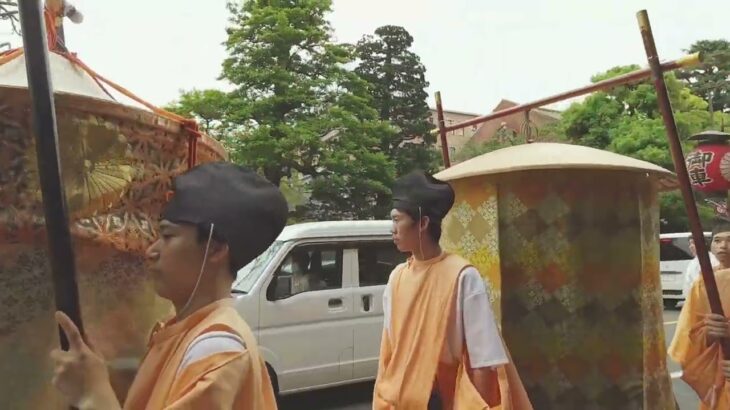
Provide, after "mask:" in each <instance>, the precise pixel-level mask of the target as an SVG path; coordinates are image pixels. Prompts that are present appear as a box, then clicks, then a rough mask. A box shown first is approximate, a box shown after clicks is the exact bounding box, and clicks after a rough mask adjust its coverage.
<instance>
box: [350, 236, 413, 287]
mask: <svg viewBox="0 0 730 410" xmlns="http://www.w3.org/2000/svg"><path fill="white" fill-rule="evenodd" d="M406 257H407V255H406V254H404V253H401V252H399V251H398V249H397V248H396V247H395V245H394V244H393V242H391V241H387V242H386V241H383V242H370V243H363V244H360V245H358V247H357V262H358V268H359V272H360V273H359V276H360V286H377V285H385V284H387V283H388V277H389V276H390V273H391V272H392V271H393V269H395V267H396V266H398V265H399V264H401V263H403V262H405V261H406Z"/></svg>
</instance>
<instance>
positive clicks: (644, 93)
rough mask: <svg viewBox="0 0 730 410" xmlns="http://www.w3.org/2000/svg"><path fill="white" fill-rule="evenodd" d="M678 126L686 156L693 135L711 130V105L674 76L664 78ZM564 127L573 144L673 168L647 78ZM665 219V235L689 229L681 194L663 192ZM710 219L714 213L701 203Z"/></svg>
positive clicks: (570, 114)
mask: <svg viewBox="0 0 730 410" xmlns="http://www.w3.org/2000/svg"><path fill="white" fill-rule="evenodd" d="M636 69H638V66H624V67H614V68H612V69H611V70H608V71H607V72H604V73H601V74H598V75H596V76H594V77H593V78H592V81H593V82H598V81H601V80H604V79H607V78H611V77H614V76H618V75H621V74H624V73H627V72H630V71H633V70H636ZM665 81H666V84H667V90H668V92H669V97H670V100H671V103H672V109H673V111H674V116H675V122H676V124H677V130H678V132H679V136H680V139H681V142H682V144H683V148H684V151H685V152H688V151H689V150H691V149H692V147H693V144H692V143H691V142H690V141H688V137H690V136H691V135H693V134H695V133H697V132H700V131H703V130H705V129H707V128H708V127H709V126H710V114H709V112H708V111H707V107H708V104H707V102H706V101H704V100H703V99H702V98H701V97H699V96H697V95H695V94H693V93H692V90H691V89H690V88H689V87H688V86H687V84H686V83H685V82H682V81H680V80H678V79H677V77H676V76H675V74H674V73H667V74H665ZM559 128H560V129H562V131H563V132H564V133H565V135H566V136H567V138H569V139H570V140H571V141H572V142H574V143H578V144H582V145H588V146H592V147H595V148H600V149H606V150H609V151H613V152H616V153H619V154H623V155H627V156H630V157H634V158H637V159H641V160H644V161H648V162H652V163H654V164H657V165H660V166H662V167H664V168H667V169H670V170H673V169H674V165H673V163H672V159H671V153H670V151H669V145H668V141H667V136H666V130H665V128H664V123H663V121H662V118H661V114H660V112H659V107H658V105H657V97H656V92H655V91H654V87H653V85H652V84H651V83H650V82H649V81H648V80H647V81H642V82H638V83H635V84H630V85H625V86H621V87H616V88H613V89H610V90H606V91H601V92H596V93H594V94H592V95H590V96H588V97H587V98H586V99H585V100H583V101H582V102H580V103H575V104H573V105H571V107H570V108H569V109H568V110H566V111H565V112H564V113H563V117H562V119H561V122H560V125H559ZM660 206H661V210H660V212H661V218H662V221H663V224H662V230H664V231H685V230H687V229H688V224H687V217H686V210H685V209H684V204H683V203H682V200H681V196H680V195H679V193H678V192H670V193H665V194H662V196H661V198H660ZM699 206H700V210H701V213H702V215H703V216H704V217H705V219H707V217H708V215H710V214H711V213H712V210H711V208H710V207H709V206H707V205H706V204H705V203H703V202H700V203H699Z"/></svg>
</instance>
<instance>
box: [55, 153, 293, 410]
mask: <svg viewBox="0 0 730 410" xmlns="http://www.w3.org/2000/svg"><path fill="white" fill-rule="evenodd" d="M287 212H288V207H287V204H286V200H285V199H284V197H283V195H282V194H281V192H280V191H279V189H278V188H277V187H275V186H274V185H272V184H271V183H269V182H268V181H266V180H265V179H264V178H262V177H260V176H258V175H257V174H256V173H255V172H254V171H251V170H249V169H246V168H243V167H239V166H236V165H233V164H229V163H222V162H218V163H207V164H203V165H200V166H197V167H195V168H193V169H191V170H189V171H188V172H186V173H184V174H182V175H180V176H179V177H177V178H176V179H175V181H174V192H173V197H172V199H171V201H170V202H169V203H168V204H167V205H166V207H165V210H164V212H163V215H162V221H161V223H160V234H161V235H160V238H159V239H158V240H157V241H156V242H155V243H154V244H152V245H151V246H150V248H149V249H148V251H147V256H148V260H149V272H150V274H151V275H152V277H153V280H154V285H155V289H156V291H157V293H158V294H159V295H160V296H161V297H163V298H165V299H169V300H170V301H171V302H172V304H173V305H174V307H175V311H176V315H175V317H174V318H173V319H171V320H169V321H167V322H165V323H161V324H158V325H157V326H156V327H155V329H154V330H153V332H152V335H151V338H150V341H149V350H148V351H147V354H146V355H145V357H144V359H143V361H142V363H141V365H140V368H139V370H138V372H137V376H136V378H135V380H134V382H133V384H132V386H131V388H130V390H129V393H128V394H127V398H126V401H125V403H124V407H123V408H124V409H134V410H141V409H149V410H161V409H251V410H268V409H275V408H276V402H275V399H274V393H273V390H272V386H271V381H270V380H269V375H268V372H267V370H266V365H265V363H264V362H263V359H262V358H261V356H260V354H259V351H258V348H257V346H256V340H255V339H254V336H253V335H252V333H251V330H250V329H249V327H248V326H247V325H246V323H245V322H244V321H243V319H242V318H241V317H240V316H239V315H238V313H237V312H236V311H235V310H234V309H233V307H232V305H231V304H232V299H231V285H232V283H233V280H234V279H235V275H236V272H237V271H238V270H239V269H240V268H242V267H243V266H245V265H246V264H248V263H249V262H250V261H252V260H253V259H254V258H256V256H258V255H259V254H260V253H261V252H263V251H264V250H266V248H268V247H269V245H270V244H271V243H272V242H273V241H274V240H275V239H276V237H277V236H278V235H279V233H280V232H281V231H282V229H283V228H284V225H285V224H286V218H287ZM56 318H57V320H58V323H59V325H60V326H61V328H62V329H63V331H64V332H65V333H66V335H67V336H68V339H69V344H70V348H69V350H68V351H61V350H56V351H54V352H52V357H53V359H54V360H55V377H54V379H53V384H54V385H55V386H56V387H57V388H58V389H59V390H60V391H61V392H62V393H63V394H64V395H65V396H66V397H67V398H68V401H69V403H70V404H72V405H74V406H76V407H78V408H79V409H99V410H112V409H119V408H121V406H120V403H119V402H118V401H117V398H116V396H115V394H114V391H113V390H112V387H111V385H110V382H109V374H108V372H107V368H106V364H105V362H104V360H103V358H102V357H101V356H100V355H99V354H97V353H96V352H95V351H94V350H93V349H92V348H91V347H90V345H89V344H87V342H86V341H85V340H84V338H83V337H82V335H81V334H80V333H79V331H78V329H77V328H76V326H75V325H74V324H73V322H71V320H70V319H69V318H68V317H67V316H66V315H64V314H63V313H60V312H58V313H57V314H56ZM111 325H113V324H110V326H111Z"/></svg>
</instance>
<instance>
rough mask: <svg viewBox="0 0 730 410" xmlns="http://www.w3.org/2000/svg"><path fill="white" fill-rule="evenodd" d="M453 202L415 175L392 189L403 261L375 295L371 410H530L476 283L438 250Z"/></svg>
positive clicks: (473, 273) (455, 259)
mask: <svg viewBox="0 0 730 410" xmlns="http://www.w3.org/2000/svg"><path fill="white" fill-rule="evenodd" d="M453 204H454V191H453V189H452V188H451V186H450V185H449V184H447V183H445V182H442V181H439V180H436V179H435V178H434V177H432V176H431V175H428V174H425V173H423V172H420V171H416V172H413V173H410V174H408V175H406V176H404V177H402V178H401V179H399V180H398V181H396V183H395V185H394V187H393V210H392V212H391V218H392V220H393V228H392V234H393V241H394V242H395V245H396V246H397V248H398V249H399V250H400V251H401V252H407V253H410V254H411V256H410V258H409V259H408V261H407V262H406V263H404V264H401V265H399V266H398V267H396V268H395V269H394V270H393V273H392V274H391V275H390V279H389V281H388V285H387V286H386V289H385V294H384V296H383V312H384V329H383V336H382V341H381V349H380V363H379V367H378V375H377V380H376V382H375V389H374V395H373V409H374V410H386V409H426V408H443V409H449V410H450V409H486V408H490V407H494V406H498V405H500V404H501V406H502V407H501V408H502V409H505V410H506V409H517V410H523V409H532V406H531V404H530V402H529V399H528V398H527V394H526V392H525V390H524V387H523V386H522V382H521V381H520V379H519V376H518V375H517V371H516V370H515V368H514V365H512V364H511V363H510V358H509V354H508V353H507V351H506V349H505V346H504V343H503V341H502V338H501V336H500V334H499V330H498V329H497V325H496V322H495V318H494V314H493V312H492V309H491V307H490V302H489V298H488V296H487V289H486V285H485V283H484V280H483V279H482V277H481V275H480V274H479V272H478V271H477V270H476V268H474V267H473V266H471V265H470V264H469V262H467V261H466V260H464V259H463V258H461V257H459V256H457V255H454V254H450V253H447V252H444V251H442V249H441V247H440V246H439V239H440V237H441V221H442V220H443V218H444V217H445V216H446V214H447V213H448V212H449V210H450V209H451V207H452V205H453ZM501 367H503V370H504V371H503V373H501V374H504V375H506V377H504V378H502V377H500V376H498V375H499V373H498V370H499V369H500V368H501ZM435 391H437V392H438V395H432V392H435ZM439 402H440V406H439ZM488 406H489V407H488Z"/></svg>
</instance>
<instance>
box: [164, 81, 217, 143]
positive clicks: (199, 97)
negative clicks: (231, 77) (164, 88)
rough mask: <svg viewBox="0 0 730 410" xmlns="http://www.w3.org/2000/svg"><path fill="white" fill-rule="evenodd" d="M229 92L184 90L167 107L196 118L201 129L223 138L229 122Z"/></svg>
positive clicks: (215, 136)
mask: <svg viewBox="0 0 730 410" xmlns="http://www.w3.org/2000/svg"><path fill="white" fill-rule="evenodd" d="M228 105H229V99H228V94H226V93H225V92H223V91H220V90H195V89H193V90H190V91H183V92H182V93H181V94H180V98H179V99H178V100H177V101H175V102H173V103H172V104H169V105H168V106H167V107H166V109H167V110H169V111H172V112H174V113H176V114H179V115H182V116H185V117H189V118H194V119H196V120H197V121H198V123H199V124H200V129H201V130H202V131H203V132H205V133H206V134H208V135H210V136H211V137H214V138H216V139H218V140H219V141H220V140H223V139H224V137H225V135H226V133H225V131H226V129H227V128H228V126H229V124H228V123H227V120H226V118H227V115H226V114H227V111H228Z"/></svg>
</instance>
